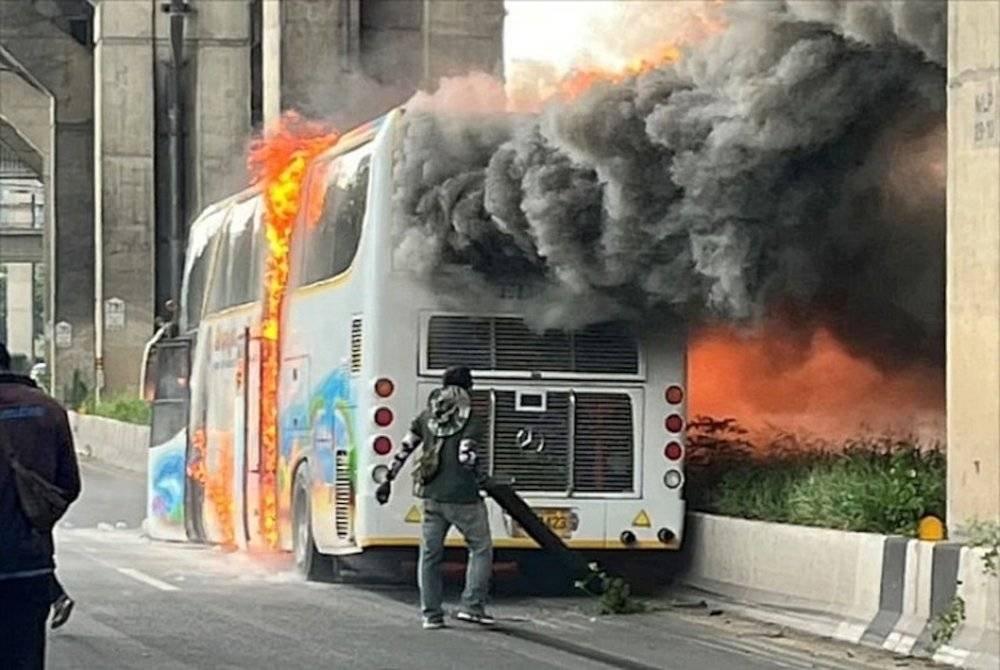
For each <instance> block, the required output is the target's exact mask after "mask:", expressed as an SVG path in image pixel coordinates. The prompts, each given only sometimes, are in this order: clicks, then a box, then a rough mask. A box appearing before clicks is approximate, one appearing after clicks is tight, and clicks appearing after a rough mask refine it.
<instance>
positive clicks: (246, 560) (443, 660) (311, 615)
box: [49, 464, 931, 670]
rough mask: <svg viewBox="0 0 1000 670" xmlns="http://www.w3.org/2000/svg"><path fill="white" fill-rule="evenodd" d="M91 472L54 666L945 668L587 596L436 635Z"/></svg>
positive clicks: (531, 605)
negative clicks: (172, 521) (176, 533)
mask: <svg viewBox="0 0 1000 670" xmlns="http://www.w3.org/2000/svg"><path fill="white" fill-rule="evenodd" d="M83 474H84V493H83V495H82V497H81V500H80V502H79V503H78V504H77V505H76V506H75V507H74V508H73V509H72V510H71V512H70V514H69V515H68V516H67V518H66V520H65V522H64V523H63V525H62V527H60V529H59V530H58V533H57V548H58V555H57V560H58V564H59V575H60V577H61V579H62V581H63V583H64V585H65V586H66V589H67V590H68V591H69V592H70V594H71V595H72V596H73V597H74V598H75V599H76V601H77V608H76V610H75V612H74V614H73V617H72V618H71V619H70V621H69V623H68V624H67V625H66V626H65V627H64V628H62V629H60V630H58V631H55V632H54V633H53V634H52V635H51V636H50V638H49V639H50V644H49V667H50V668H57V669H62V668H74V669H77V668H79V669H91V668H93V669H95V670H96V669H102V670H103V669H105V668H142V669H144V670H145V669H149V668H156V669H160V668H165V669H181V668H185V669H190V668H212V669H215V668H240V669H256V668H261V669H264V668H266V669H268V670H271V669H273V668H312V667H325V668H338V669H339V668H365V669H368V668H370V669H373V670H389V669H400V670H402V669H411V668H412V669H423V668H433V669H434V670H447V669H450V668H461V669H462V670H467V669H470V668H473V669H475V670H488V669H489V670H492V669H510V670H527V669H529V668H530V669H535V668H538V669H545V670H547V669H556V668H573V669H574V670H586V669H592V668H593V669H597V668H604V669H606V668H626V669H637V670H647V669H649V668H697V669H699V670H703V669H719V670H737V669H739V670H756V669H758V668H761V669H762V668H886V667H890V668H891V667H894V666H900V665H902V664H904V663H905V665H906V666H907V667H909V668H915V667H931V666H930V665H929V664H926V663H923V662H919V661H915V660H912V659H907V660H905V661H901V660H899V659H893V658H892V657H891V656H887V655H883V654H881V653H879V652H875V651H871V650H864V649H858V648H855V647H850V646H847V645H842V644H838V643H834V642H830V641H827V640H820V639H816V638H810V637H806V636H798V635H796V634H792V633H790V632H788V631H785V630H782V629H777V628H775V627H773V626H767V625H764V624H758V623H754V622H750V621H748V620H745V619H740V618H737V617H733V616H730V615H728V614H727V613H726V612H724V611H723V612H719V611H717V610H714V611H713V610H712V609H711V607H709V608H671V607H664V608H663V609H662V611H658V612H655V613H651V614H643V615H632V616H621V617H594V616H591V615H590V614H588V612H587V606H588V602H587V601H586V600H583V599H576V598H562V599H541V598H524V597H520V596H518V597H515V596H502V595H501V596H498V597H497V602H496V603H495V612H496V614H498V615H499V617H500V619H501V621H500V625H499V626H498V629H497V630H487V629H482V628H477V627H473V626H469V625H464V624H461V623H457V622H456V623H454V624H452V626H451V627H449V628H448V629H445V630H441V631H424V630H422V629H421V628H420V625H419V624H420V619H419V616H418V612H417V608H416V602H417V594H416V592H415V590H414V589H413V588H412V587H406V586H381V587H374V586H366V585H355V584H316V583H308V582H304V581H302V580H301V579H300V578H298V577H297V576H296V575H295V574H294V573H293V571H292V570H291V567H290V564H289V559H288V557H286V556H266V557H252V556H249V555H247V554H244V553H235V554H226V553H223V552H221V551H219V550H217V549H215V548H211V547H204V546H198V545H189V544H169V543H162V542H152V541H149V540H148V539H146V538H144V537H142V535H141V532H140V531H139V525H140V522H141V518H142V515H143V499H144V485H143V481H142V479H141V478H140V477H136V476H135V475H130V474H127V473H122V472H115V471H112V470H109V469H105V468H100V467H97V466H94V465H90V464H84V466H83Z"/></svg>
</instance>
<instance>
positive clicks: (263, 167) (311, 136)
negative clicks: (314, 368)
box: [250, 113, 340, 548]
mask: <svg viewBox="0 0 1000 670" xmlns="http://www.w3.org/2000/svg"><path fill="white" fill-rule="evenodd" d="M339 137H340V136H339V134H337V133H336V132H333V131H331V130H329V129H328V128H325V127H323V126H321V125H319V124H315V123H309V122H306V121H303V120H302V119H301V118H300V117H299V116H298V115H296V114H294V113H286V114H285V115H284V116H282V118H281V119H280V121H279V122H278V123H277V125H276V126H275V127H274V128H272V129H271V130H270V131H269V132H268V133H267V134H266V136H265V137H263V138H261V139H260V140H257V141H255V142H254V143H253V144H252V145H251V147H250V172H251V175H252V178H253V180H254V182H255V183H259V184H261V185H262V187H263V191H264V231H265V236H266V238H267V250H268V256H267V264H266V267H265V271H264V309H263V315H262V320H261V349H260V365H261V371H260V445H261V447H260V448H261V459H260V496H261V497H260V519H261V521H260V531H261V535H262V536H263V537H264V541H265V542H266V543H267V545H268V546H269V547H272V548H274V547H277V546H278V480H277V472H278V453H279V450H278V375H279V372H280V348H279V345H280V336H281V307H282V303H283V301H284V298H285V291H286V289H287V286H288V268H289V255H290V251H291V241H292V230H293V229H294V226H295V220H296V218H297V217H298V215H299V210H300V208H301V204H302V190H303V188H302V187H303V180H304V179H305V176H306V168H307V167H308V166H309V162H310V161H311V160H312V159H313V158H314V157H315V156H317V155H318V154H320V153H322V152H323V151H326V150H327V149H329V148H330V147H332V146H333V145H334V144H336V143H337V140H338V139H339ZM321 207H322V204H320V205H319V207H318V208H312V211H310V212H307V213H306V214H307V216H308V217H310V218H315V215H316V214H317V213H318V209H319V208H321Z"/></svg>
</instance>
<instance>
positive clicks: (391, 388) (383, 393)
mask: <svg viewBox="0 0 1000 670" xmlns="http://www.w3.org/2000/svg"><path fill="white" fill-rule="evenodd" d="M395 391H396V385H395V384H394V383H393V382H392V380H391V379H389V378H388V377H382V378H381V379H379V380H378V381H376V382H375V395H377V396H378V397H379V398H388V397H389V396H391V395H392V394H393V393H394V392H395Z"/></svg>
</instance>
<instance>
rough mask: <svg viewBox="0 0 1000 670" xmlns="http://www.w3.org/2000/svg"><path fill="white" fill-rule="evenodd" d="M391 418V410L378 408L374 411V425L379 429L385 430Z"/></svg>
mask: <svg viewBox="0 0 1000 670" xmlns="http://www.w3.org/2000/svg"><path fill="white" fill-rule="evenodd" d="M393 418H394V417H393V416H392V410H391V409H389V408H388V407H379V408H378V409H377V410H375V425H376V426H378V427H379V428H385V427H386V426H388V425H389V424H391V423H392V420H393Z"/></svg>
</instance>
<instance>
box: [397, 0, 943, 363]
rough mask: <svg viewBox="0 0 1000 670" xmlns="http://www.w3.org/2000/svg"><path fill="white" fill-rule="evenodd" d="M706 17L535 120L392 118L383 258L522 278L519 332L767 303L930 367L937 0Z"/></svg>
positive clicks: (938, 293) (481, 115) (724, 315)
mask: <svg viewBox="0 0 1000 670" xmlns="http://www.w3.org/2000/svg"><path fill="white" fill-rule="evenodd" d="M638 4H640V5H641V4H644V3H638ZM725 11H726V16H725V19H726V22H727V23H728V27H727V28H726V29H725V30H722V31H721V32H719V33H718V34H716V35H714V36H711V37H706V38H705V39H703V40H702V41H700V42H697V43H695V44H686V45H684V48H683V52H684V53H683V57H682V58H681V59H680V60H679V61H678V62H676V63H670V64H668V65H664V66H663V67H660V68H656V69H652V70H649V71H647V72H644V73H642V74H640V75H637V76H634V77H631V78H628V79H625V80H618V81H614V82H604V83H597V84H595V85H594V86H592V87H591V88H590V89H589V90H587V91H586V92H585V93H583V94H582V95H581V96H580V97H578V98H575V99H573V100H569V101H565V100H562V101H553V102H550V103H548V104H546V105H544V106H543V107H542V109H541V110H540V111H539V112H538V113H535V114H513V113H508V112H506V111H504V110H503V108H502V106H501V105H496V106H494V107H492V109H493V110H494V111H492V112H487V111H484V109H485V108H486V107H487V106H486V105H472V107H473V108H474V110H475V113H469V112H467V111H464V110H463V109H455V108H451V107H449V106H447V105H434V104H432V102H431V101H430V99H428V98H425V99H423V100H422V102H421V104H418V105H416V106H415V107H411V108H410V110H409V112H408V114H407V120H406V122H405V124H406V126H405V131H404V137H403V146H402V151H401V153H400V158H399V161H398V163H397V167H396V176H397V182H396V183H397V193H396V200H397V212H399V216H398V220H397V225H398V227H399V229H398V231H397V233H398V244H397V247H396V262H397V265H400V266H403V267H407V268H409V269H411V270H412V271H413V272H415V273H416V274H418V275H420V276H422V277H425V278H431V277H435V278H440V277H441V276H443V275H445V274H447V275H448V276H455V273H454V270H455V269H456V268H458V269H459V270H461V272H460V273H459V276H460V277H461V278H462V281H464V282H465V283H466V284H467V286H468V287H469V290H476V291H481V292H483V294H484V295H488V294H490V291H491V290H492V291H493V293H494V294H495V293H496V291H498V290H500V289H502V288H504V287H509V286H510V285H518V286H521V287H524V286H528V287H529V288H530V289H532V290H534V291H535V294H536V298H535V301H534V303H533V310H534V316H535V317H536V324H537V325H538V326H539V327H573V326H579V325H582V324H583V323H586V322H588V321H598V320H603V319H606V318H608V317H609V316H616V317H620V316H626V317H631V318H634V319H642V320H647V321H648V320H651V319H652V320H658V319H666V318H672V317H674V316H677V315H681V316H684V317H685V318H689V319H700V320H703V321H712V320H725V321H730V322H732V321H735V322H752V321H754V320H756V319H759V318H760V317H762V316H765V315H767V314H772V313H774V312H775V311H780V312H781V314H782V318H783V319H784V320H786V321H788V320H789V319H790V320H791V321H793V322H795V323H797V324H799V325H801V326H803V327H804V328H817V327H823V328H825V329H828V330H830V331H831V332H833V333H835V334H836V335H837V336H838V337H839V338H840V339H841V340H842V341H843V342H845V343H846V344H847V346H849V347H851V348H852V349H854V350H856V351H858V352H860V353H863V354H865V355H868V356H872V357H875V358H878V359H881V360H885V362H886V363H887V364H892V363H893V362H894V361H896V360H900V361H903V360H905V361H912V360H925V361H934V362H936V361H939V360H940V358H941V356H942V352H943V332H944V327H943V312H944V309H943V252H944V182H943V167H942V166H943V156H944V153H943V152H944V134H943V128H944V103H945V85H944V84H945V80H944V75H945V73H944V68H943V63H944V57H945V55H944V47H945V32H946V30H945V20H946V8H945V3H944V2H895V1H894V2H864V1H859V0H851V1H850V2H848V1H846V0H844V1H838V0H829V1H815V0H808V1H805V0H803V1H799V0H785V1H784V2H749V1H741V2H734V3H732V4H730V5H728V6H726V8H725ZM669 38H670V35H669V34H666V35H665V40H666V41H669ZM482 88H483V89H484V90H486V93H485V95H487V96H492V95H493V94H494V93H495V92H491V91H490V90H489V87H488V86H483V87H482ZM469 95H470V97H476V95H477V94H476V92H475V91H470V92H469ZM445 270H447V272H445Z"/></svg>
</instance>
